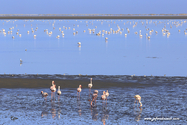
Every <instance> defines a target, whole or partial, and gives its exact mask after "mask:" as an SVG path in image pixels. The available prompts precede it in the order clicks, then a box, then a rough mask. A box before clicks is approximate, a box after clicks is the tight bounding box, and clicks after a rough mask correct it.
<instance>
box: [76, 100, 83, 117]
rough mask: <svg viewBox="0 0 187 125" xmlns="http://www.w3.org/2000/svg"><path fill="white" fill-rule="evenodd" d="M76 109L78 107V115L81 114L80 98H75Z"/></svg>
mask: <svg viewBox="0 0 187 125" xmlns="http://www.w3.org/2000/svg"><path fill="white" fill-rule="evenodd" d="M77 109H78V113H79V116H81V111H82V110H81V102H80V100H77Z"/></svg>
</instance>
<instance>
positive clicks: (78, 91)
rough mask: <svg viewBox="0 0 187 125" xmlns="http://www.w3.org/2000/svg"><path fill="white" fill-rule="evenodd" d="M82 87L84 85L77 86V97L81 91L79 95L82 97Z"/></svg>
mask: <svg viewBox="0 0 187 125" xmlns="http://www.w3.org/2000/svg"><path fill="white" fill-rule="evenodd" d="M81 88H82V86H81V85H79V88H77V97H78V93H79V97H80V92H81V90H82V89H81Z"/></svg>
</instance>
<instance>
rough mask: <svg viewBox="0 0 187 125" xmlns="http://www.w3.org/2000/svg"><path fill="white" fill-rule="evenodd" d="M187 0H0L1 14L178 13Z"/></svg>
mask: <svg viewBox="0 0 187 125" xmlns="http://www.w3.org/2000/svg"><path fill="white" fill-rule="evenodd" d="M186 5H187V0H0V14H180V13H187V9H186Z"/></svg>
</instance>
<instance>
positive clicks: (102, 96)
mask: <svg viewBox="0 0 187 125" xmlns="http://www.w3.org/2000/svg"><path fill="white" fill-rule="evenodd" d="M101 99H102V100H105V99H106V95H105V91H103V95H101Z"/></svg>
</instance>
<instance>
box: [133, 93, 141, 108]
mask: <svg viewBox="0 0 187 125" xmlns="http://www.w3.org/2000/svg"><path fill="white" fill-rule="evenodd" d="M134 98H135V101H134V103H136V100H137V104H138V102H139V103H140V107H139V108H141V107H142V103H141V96H140V95H135V96H134Z"/></svg>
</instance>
